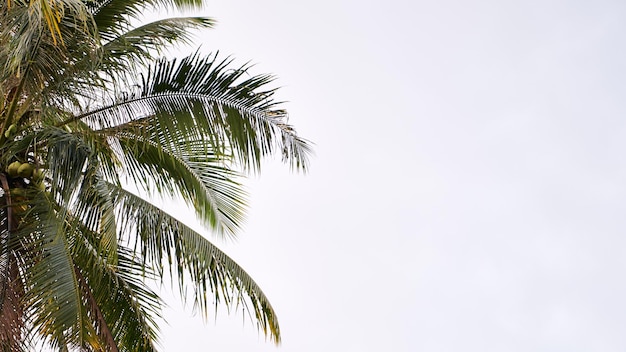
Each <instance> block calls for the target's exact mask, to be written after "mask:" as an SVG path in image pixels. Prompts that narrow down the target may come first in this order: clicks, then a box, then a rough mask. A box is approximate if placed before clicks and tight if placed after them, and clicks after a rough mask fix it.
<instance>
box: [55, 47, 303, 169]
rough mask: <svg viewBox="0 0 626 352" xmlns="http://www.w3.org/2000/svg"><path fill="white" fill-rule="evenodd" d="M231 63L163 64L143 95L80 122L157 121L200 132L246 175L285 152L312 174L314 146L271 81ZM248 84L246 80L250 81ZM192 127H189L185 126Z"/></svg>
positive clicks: (195, 59) (146, 81)
mask: <svg viewBox="0 0 626 352" xmlns="http://www.w3.org/2000/svg"><path fill="white" fill-rule="evenodd" d="M231 63H232V60H231V59H224V60H218V59H217V55H214V56H207V57H204V58H202V57H199V56H198V55H197V54H195V55H191V56H188V57H186V58H184V59H182V60H180V62H178V61H177V60H165V59H163V60H160V61H159V62H157V63H156V64H155V65H154V66H152V67H151V68H150V69H149V71H148V73H147V74H145V75H143V79H142V82H141V84H140V89H141V91H140V92H138V93H129V94H125V95H122V96H119V97H118V99H117V100H116V101H115V102H113V103H111V104H110V105H107V106H103V107H101V108H98V109H95V110H93V111H90V112H85V113H83V114H81V115H77V116H75V117H73V118H71V119H69V120H68V121H66V122H65V123H66V124H67V123H70V122H72V121H76V120H85V121H86V122H88V123H90V124H92V125H94V126H100V128H110V127H114V126H116V125H120V124H123V123H128V122H129V121H133V120H137V119H143V120H144V121H147V119H151V121H150V123H153V124H160V125H162V126H164V127H165V126H167V124H170V125H176V127H179V126H182V128H192V127H193V128H195V129H196V130H197V131H198V133H199V134H200V135H202V136H204V137H205V138H206V140H208V141H209V142H211V143H212V147H213V149H214V150H215V151H216V152H217V153H220V154H226V152H227V150H224V148H225V147H226V148H228V149H229V150H232V151H233V152H234V153H235V156H236V161H237V162H238V163H240V164H241V165H242V166H243V167H244V168H246V169H252V170H257V169H258V168H259V167H260V162H261V159H262V158H263V157H264V156H267V155H270V154H272V153H273V152H280V153H281V154H282V157H283V160H284V161H286V162H289V164H290V165H291V166H292V167H293V168H295V169H299V170H306V168H307V164H308V156H309V154H310V152H311V149H310V146H309V143H308V142H307V141H306V140H304V139H302V138H301V137H299V136H298V135H297V133H296V131H295V129H294V128H293V127H292V126H291V125H289V124H288V123H287V114H286V112H285V111H284V110H281V109H278V108H277V104H278V103H276V102H275V101H274V100H273V95H274V90H273V89H268V90H264V89H265V87H266V86H267V85H268V84H269V83H271V82H272V80H273V78H272V77H271V76H268V75H262V76H252V77H249V78H245V76H246V75H247V69H248V66H246V65H244V66H242V67H239V68H237V69H230V68H229V67H230V64H231ZM244 78H245V79H244ZM185 121H188V122H187V125H186V126H185V125H183V124H184V123H185Z"/></svg>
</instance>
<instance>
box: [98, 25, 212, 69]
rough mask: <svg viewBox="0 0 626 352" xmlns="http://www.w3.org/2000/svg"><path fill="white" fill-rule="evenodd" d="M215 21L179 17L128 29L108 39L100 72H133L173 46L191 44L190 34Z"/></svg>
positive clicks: (209, 26)
mask: <svg viewBox="0 0 626 352" xmlns="http://www.w3.org/2000/svg"><path fill="white" fill-rule="evenodd" d="M214 24H215V21H214V20H212V19H210V18H205V17H179V18H167V19H162V20H158V21H155V22H152V23H148V24H145V25H143V26H140V27H137V28H133V29H130V30H128V31H126V32H123V33H120V34H119V35H117V36H115V37H112V38H110V39H109V41H108V42H107V43H105V44H104V46H103V49H102V51H103V54H102V55H103V62H102V68H101V69H102V70H104V71H105V72H107V73H108V74H109V75H120V73H122V72H128V71H129V70H130V71H131V73H133V72H136V70H137V68H138V65H140V64H145V63H148V62H151V61H153V60H154V56H155V55H156V54H158V53H161V52H162V50H163V49H164V48H168V47H171V46H172V45H173V44H188V43H190V42H191V39H192V34H191V32H190V30H193V29H202V28H211V27H213V26H214Z"/></svg>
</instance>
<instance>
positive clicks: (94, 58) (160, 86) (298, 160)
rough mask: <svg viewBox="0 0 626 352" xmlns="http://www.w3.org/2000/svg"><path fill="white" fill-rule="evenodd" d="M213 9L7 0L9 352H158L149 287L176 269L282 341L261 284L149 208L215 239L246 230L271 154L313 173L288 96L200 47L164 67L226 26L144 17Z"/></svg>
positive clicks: (0, 205) (177, 1)
mask: <svg viewBox="0 0 626 352" xmlns="http://www.w3.org/2000/svg"><path fill="white" fill-rule="evenodd" d="M0 1H1V0H0ZM200 6H202V0H28V1H25V0H6V1H3V2H2V3H1V4H0V62H2V63H4V64H3V65H2V66H1V67H0V170H2V171H1V172H0V186H1V188H0V346H1V347H2V349H3V350H9V351H19V350H28V349H29V348H31V347H32V345H33V343H35V342H37V341H45V343H47V344H49V345H50V346H51V347H52V348H54V349H57V350H60V351H66V350H86V351H155V350H157V346H156V341H157V336H158V326H157V325H156V322H155V318H157V317H159V316H160V308H161V300H160V298H159V295H158V293H156V292H154V291H153V290H152V289H151V288H150V287H149V286H148V285H147V284H146V281H145V280H146V279H155V278H156V279H157V280H158V279H159V278H163V277H164V276H166V275H171V276H172V277H173V278H174V279H175V280H178V283H179V285H180V288H181V290H185V289H186V288H190V289H191V291H192V292H193V299H194V303H195V306H196V307H198V308H199V309H200V310H201V311H202V312H203V313H204V314H208V313H209V312H210V309H211V308H212V307H213V305H214V304H225V305H228V306H238V307H242V309H245V310H247V311H249V312H250V313H251V316H253V317H254V319H255V321H256V322H257V325H258V327H259V328H260V329H261V330H262V331H263V332H264V333H265V334H266V336H268V337H270V338H271V339H272V340H274V341H275V342H279V341H280V329H279V325H278V321H277V318H276V313H275V311H274V309H273V308H272V306H271V305H270V302H269V301H268V299H267V297H266V296H265V294H264V293H263V291H262V290H261V289H260V288H259V286H258V285H257V284H256V283H255V282H254V280H253V279H252V278H251V277H250V276H249V275H248V274H247V273H246V272H245V271H244V270H243V269H242V268H241V267H240V266H239V265H238V264H237V263H235V262H234V261H233V260H232V259H231V258H229V257H228V256H227V255H226V254H225V253H223V252H222V251H220V250H219V249H218V248H217V247H216V246H215V245H213V244H212V243H211V242H210V241H209V240H208V239H207V238H206V237H205V236H203V235H202V234H200V233H198V232H196V231H195V230H193V229H192V228H191V227H189V226H188V225H186V224H185V223H183V222H181V221H180V220H178V219H177V218H176V217H175V216H173V215H172V214H168V213H166V212H165V211H163V210H162V209H160V208H159V207H158V206H157V205H155V204H153V203H152V202H151V201H150V199H151V198H150V196H151V195H162V196H167V197H176V198H180V199H182V200H184V201H185V202H186V203H187V204H188V205H189V207H190V208H191V209H193V210H194V211H195V214H196V215H197V217H198V218H199V219H200V220H201V221H202V223H203V224H205V225H206V227H207V231H208V232H210V233H212V234H216V235H218V236H219V235H227V236H230V235H235V234H236V233H237V232H238V231H239V228H240V225H241V223H242V220H243V217H244V214H245V210H246V194H245V192H244V191H243V189H242V185H241V180H242V178H243V177H244V176H245V174H246V173H249V172H257V171H259V169H260V166H261V161H262V159H263V158H264V157H267V156H269V155H273V154H279V155H281V156H282V159H283V160H284V161H285V162H286V163H287V164H288V165H289V166H290V167H291V168H292V169H294V170H300V171H306V169H307V158H308V155H309V154H310V144H309V143H308V142H307V141H306V140H304V139H302V138H301V137H299V136H298V135H297V133H296V132H295V130H294V128H293V127H292V126H291V125H289V124H288V123H287V112H286V111H285V110H284V109H283V108H282V107H281V106H280V104H278V103H277V102H276V101H275V100H274V94H275V89H274V88H271V82H272V81H273V79H274V78H273V76H271V75H252V74H251V73H250V72H249V71H250V70H249V66H247V65H239V66H236V65H234V60H233V59H231V58H229V57H221V56H219V55H217V54H211V53H208V54H204V53H201V52H200V51H197V52H195V53H193V54H191V55H189V56H187V57H183V58H167V57H162V55H163V52H164V50H165V49H167V48H169V47H171V46H172V45H173V44H178V43H191V42H192V37H191V32H190V31H191V30H195V29H206V28H211V27H212V26H213V24H214V21H213V20H212V19H210V18H205V17H176V18H164V19H160V20H157V21H154V22H150V23H141V22H140V21H139V20H140V19H141V14H142V12H143V11H145V10H146V9H163V8H169V9H178V10H186V9H194V8H199V7H200ZM137 23H140V24H139V25H136V24H137ZM129 185H134V186H135V187H138V188H139V189H140V192H138V193H137V192H133V191H131V189H132V188H129Z"/></svg>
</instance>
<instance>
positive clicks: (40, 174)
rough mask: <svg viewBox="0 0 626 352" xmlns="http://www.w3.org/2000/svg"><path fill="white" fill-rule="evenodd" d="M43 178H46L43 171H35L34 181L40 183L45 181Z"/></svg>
mask: <svg viewBox="0 0 626 352" xmlns="http://www.w3.org/2000/svg"><path fill="white" fill-rule="evenodd" d="M43 177H44V174H43V171H42V170H41V169H35V170H33V181H35V182H39V181H41V180H43Z"/></svg>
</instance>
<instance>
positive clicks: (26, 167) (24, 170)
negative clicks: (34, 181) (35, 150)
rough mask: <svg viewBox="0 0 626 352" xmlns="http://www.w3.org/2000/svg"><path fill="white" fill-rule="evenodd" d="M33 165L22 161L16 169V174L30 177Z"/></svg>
mask: <svg viewBox="0 0 626 352" xmlns="http://www.w3.org/2000/svg"><path fill="white" fill-rule="evenodd" d="M34 169H35V167H34V166H33V165H31V164H29V163H24V164H22V165H21V166H20V168H19V169H17V175H18V176H20V177H30V175H32V174H33V170H34Z"/></svg>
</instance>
